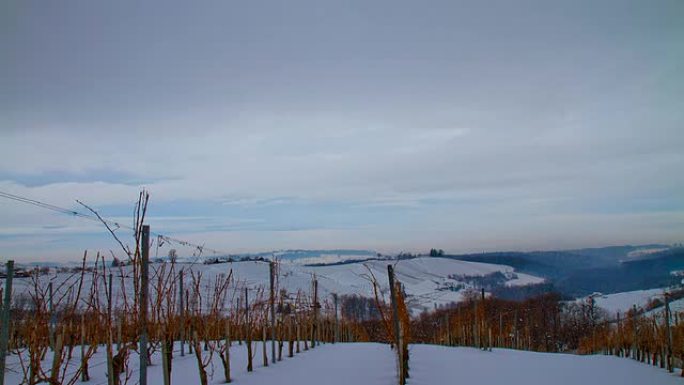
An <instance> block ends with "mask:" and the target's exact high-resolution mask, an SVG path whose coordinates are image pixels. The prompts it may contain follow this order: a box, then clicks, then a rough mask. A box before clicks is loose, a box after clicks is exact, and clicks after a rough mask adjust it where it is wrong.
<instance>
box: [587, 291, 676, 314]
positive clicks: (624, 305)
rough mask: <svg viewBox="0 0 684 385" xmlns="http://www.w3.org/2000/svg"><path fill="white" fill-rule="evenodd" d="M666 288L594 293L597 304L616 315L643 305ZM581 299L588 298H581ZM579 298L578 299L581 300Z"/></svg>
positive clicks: (661, 293) (660, 294)
mask: <svg viewBox="0 0 684 385" xmlns="http://www.w3.org/2000/svg"><path fill="white" fill-rule="evenodd" d="M664 290H665V289H662V288H659V289H648V290H635V291H625V292H622V293H614V294H607V295H602V294H599V295H593V296H594V301H595V305H596V306H598V307H600V308H602V309H604V310H606V311H607V312H608V313H609V315H610V316H612V317H614V316H615V315H616V314H617V312H620V313H622V314H624V313H626V312H627V311H629V309H631V308H632V306H633V305H637V307H643V306H645V305H646V304H648V302H649V301H650V300H651V299H653V298H655V297H659V296H661V297H662V295H663V291H664ZM579 300H586V298H585V299H579ZM579 300H578V301H579Z"/></svg>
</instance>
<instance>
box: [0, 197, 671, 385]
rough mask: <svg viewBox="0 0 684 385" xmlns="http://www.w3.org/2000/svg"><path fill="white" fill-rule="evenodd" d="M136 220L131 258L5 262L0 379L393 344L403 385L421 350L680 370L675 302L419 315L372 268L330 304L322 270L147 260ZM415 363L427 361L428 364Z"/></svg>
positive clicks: (145, 237)
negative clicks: (606, 359) (294, 285)
mask: <svg viewBox="0 0 684 385" xmlns="http://www.w3.org/2000/svg"><path fill="white" fill-rule="evenodd" d="M136 212H137V213H138V214H137V216H136V220H135V228H134V230H135V231H134V241H135V246H134V247H132V248H129V247H127V246H125V245H124V243H123V242H121V241H120V240H119V239H118V238H116V235H115V234H114V233H113V232H112V235H114V236H115V238H116V239H117V241H119V244H120V245H121V247H122V250H123V251H124V252H125V254H126V256H127V258H126V259H124V260H123V262H122V261H121V260H119V259H115V258H114V257H113V256H112V257H110V258H106V257H105V256H103V255H100V254H97V255H95V256H94V257H93V258H92V259H91V258H89V256H88V255H87V253H85V254H84V255H83V258H82V262H81V265H80V267H77V268H72V269H68V270H65V271H62V272H60V273H59V274H58V275H57V276H58V277H59V279H56V278H55V276H52V275H49V274H46V271H45V270H44V269H40V268H35V269H33V270H31V271H29V272H22V274H21V276H19V275H18V276H17V277H14V264H13V262H12V261H10V262H8V263H7V267H6V272H5V276H4V284H5V287H4V288H3V289H2V293H1V294H2V297H3V298H4V302H3V308H2V325H1V326H2V328H1V329H0V355H1V356H0V365H2V370H0V376H1V377H0V384H5V383H10V382H6V380H5V378H6V377H7V379H10V378H11V380H12V381H16V382H18V383H21V384H27V385H34V384H40V383H47V384H53V385H57V384H69V385H71V384H75V383H77V382H91V383H94V384H98V385H99V384H107V385H121V384H129V383H131V384H134V383H138V384H141V385H146V384H147V383H148V378H151V379H152V382H151V383H154V384H155V385H156V384H163V385H170V384H171V382H172V379H173V378H175V377H174V375H173V374H174V373H175V372H174V368H175V367H177V364H178V363H181V364H180V365H181V367H182V368H183V369H182V370H183V375H184V376H185V375H188V371H189V370H190V368H192V371H193V372H194V373H196V378H197V381H198V382H199V383H200V384H201V385H207V384H209V383H210V382H216V380H217V379H218V378H219V377H220V379H221V382H226V383H228V382H232V381H233V380H234V379H235V373H239V376H240V377H241V381H242V378H245V377H249V376H250V375H251V373H252V372H254V370H255V368H257V367H269V366H273V365H278V364H279V363H280V362H281V361H284V360H286V359H289V358H294V357H295V356H296V355H300V354H303V353H305V352H307V354H306V355H305V356H306V357H312V355H314V356H315V355H316V354H315V353H313V352H312V351H318V350H321V349H319V348H320V347H321V346H322V345H327V344H331V345H335V344H337V345H339V344H341V343H344V346H346V347H345V348H344V349H349V348H348V346H354V345H357V346H359V347H360V348H359V349H371V350H373V349H376V347H377V345H368V343H376V344H377V343H380V344H385V346H389V347H390V348H391V351H392V352H393V353H392V354H391V355H393V357H394V358H393V359H392V361H394V362H395V365H393V368H392V370H391V372H392V374H391V376H390V377H392V378H395V380H393V381H395V382H397V383H398V384H399V385H404V384H407V383H411V381H412V378H413V377H412V373H413V369H414V366H413V364H414V351H419V352H420V351H422V349H423V348H419V347H418V346H419V345H431V346H436V345H442V346H445V347H456V346H459V347H472V348H476V349H478V350H479V351H480V352H481V353H483V354H485V355H486V354H489V353H493V351H494V349H497V351H498V350H500V349H507V350H511V351H513V350H518V351H531V352H546V353H563V352H565V353H576V354H581V355H594V354H600V355H606V356H607V355H612V356H616V357H623V358H631V359H633V360H635V361H639V362H642V363H645V364H650V365H653V366H659V367H660V368H663V369H664V370H667V371H669V372H673V371H674V370H675V368H681V367H682V365H681V363H682V359H683V358H684V323H682V322H680V320H681V315H680V314H678V313H676V312H675V313H674V314H671V312H670V311H669V305H668V301H669V296H665V298H664V301H665V302H664V309H665V310H664V314H661V313H660V312H654V311H650V312H647V310H649V309H650V308H647V309H637V308H636V306H635V307H634V308H633V309H632V310H631V311H630V312H627V313H626V314H623V315H622V316H621V315H620V314H618V315H617V318H615V319H612V318H610V317H608V316H607V315H606V314H605V313H604V312H602V310H601V309H600V308H598V307H597V306H595V304H594V302H593V300H592V299H590V300H588V301H587V302H565V301H562V300H561V298H560V297H559V296H558V295H555V294H545V295H541V296H539V297H535V298H531V299H528V300H526V301H522V302H516V301H507V300H503V299H499V298H495V297H493V296H491V295H488V294H487V293H486V292H485V290H484V289H481V290H472V289H470V290H466V291H465V294H464V298H463V301H461V302H458V303H452V304H450V305H449V306H443V307H440V308H438V309H435V310H433V311H426V312H423V313H422V314H420V315H412V314H411V310H410V303H411V302H412V301H415V300H416V298H414V297H413V296H412V295H410V294H409V293H407V292H406V290H405V286H404V284H403V283H402V281H401V279H400V277H398V276H397V274H395V268H396V266H399V265H400V264H401V261H398V262H395V263H388V264H387V265H386V273H385V272H382V274H380V272H378V271H377V270H373V269H371V268H368V269H367V275H366V279H367V282H368V285H369V287H370V289H371V290H370V292H371V293H372V295H371V296H369V297H363V296H356V295H341V296H340V295H338V294H337V293H332V294H331V295H327V296H321V295H320V292H319V281H318V277H317V276H316V275H315V274H312V275H311V276H310V281H309V282H308V285H307V286H308V287H306V288H299V289H298V290H296V291H294V292H292V291H288V290H287V289H286V288H285V287H283V286H281V284H280V282H281V278H284V277H282V276H281V275H282V272H281V269H280V267H281V264H280V262H279V261H277V260H258V261H247V262H226V263H219V264H214V265H212V270H211V272H212V273H211V274H208V270H207V268H206V265H203V264H194V263H177V262H176V261H175V260H173V259H171V260H169V261H163V262H157V263H150V255H149V254H150V244H151V243H150V228H149V226H147V225H144V224H143V223H144V216H145V212H146V197H144V196H142V195H141V200H140V202H139V206H138V210H137V211H136ZM98 217H99V216H98ZM103 223H104V224H105V225H107V223H106V222H105V221H103ZM108 228H109V227H108ZM239 264H252V265H254V264H257V265H261V266H264V267H267V269H268V270H267V271H268V284H267V285H264V284H261V283H260V282H252V281H249V280H245V279H241V278H240V277H238V276H236V275H234V268H236V267H238V266H239ZM374 271H375V272H374ZM402 277H404V276H402ZM368 346H376V347H374V348H368ZM328 354H330V353H328ZM348 354H354V353H348ZM374 354H380V355H383V354H385V353H377V352H376V353H374ZM307 359H309V358H307ZM417 361H418V363H417V365H418V367H419V368H420V365H421V362H422V363H423V365H425V359H424V357H423V358H420V357H419V358H418V360H417ZM189 362H194V365H189ZM429 362H430V361H428V363H429ZM8 363H9V364H8ZM151 372H154V374H153V375H152V376H150V373H151ZM419 373H420V370H419Z"/></svg>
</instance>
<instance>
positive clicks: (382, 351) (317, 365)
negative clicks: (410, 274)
mask: <svg viewBox="0 0 684 385" xmlns="http://www.w3.org/2000/svg"><path fill="white" fill-rule="evenodd" d="M286 346H287V345H286ZM255 348H256V350H255V353H256V354H255V358H254V371H253V372H252V373H248V372H247V365H246V361H247V359H246V347H245V345H244V344H243V345H237V343H235V344H233V347H232V348H231V367H232V379H233V383H235V384H238V385H257V384H278V385H295V384H297V385H313V384H329V385H351V384H364V385H387V384H394V383H396V361H395V356H394V354H393V352H392V351H391V350H390V349H389V347H388V346H387V345H383V344H377V343H354V344H348V343H347V344H334V345H333V344H326V345H321V346H319V347H316V348H315V349H312V350H309V351H306V352H304V351H302V353H300V354H295V356H294V357H293V358H288V357H287V356H286V354H285V355H284V356H283V361H281V362H277V363H276V364H275V365H273V364H270V362H269V366H268V367H263V366H262V359H261V344H260V343H259V344H255ZM269 349H270V346H269ZM79 350H80V349H75V351H74V353H75V354H74V360H73V361H72V363H73V364H74V365H77V363H78V362H79V360H78V352H79ZM175 350H176V353H175V354H174V359H173V365H172V376H171V383H172V384H183V385H193V384H198V383H199V375H198V371H197V363H196V359H195V357H194V355H188V354H186V356H185V357H180V356H179V354H178V346H176V349H175ZM269 352H270V350H269ZM284 353H286V350H284ZM410 357H411V361H410V378H409V380H408V384H409V385H433V384H451V383H459V384H468V385H484V384H507V385H547V384H556V385H589V384H601V385H631V384H634V385H637V384H651V385H670V384H681V378H679V374H678V373H673V374H669V373H668V372H667V371H665V370H663V369H659V368H656V367H653V366H650V365H646V364H643V363H639V362H636V361H634V360H631V359H627V358H618V357H612V356H603V355H594V356H577V355H571V354H554V353H534V352H524V351H516V350H507V349H494V351H492V352H484V351H480V350H478V349H474V348H451V347H443V346H434V345H411V346H410ZM49 358H50V354H48V356H47V360H46V361H45V363H44V366H43V367H44V368H49ZM104 362H105V360H104V349H100V350H99V352H98V353H97V354H96V356H94V357H93V358H92V359H91V361H90V373H91V377H92V378H91V380H90V382H88V384H91V385H100V384H103V385H104V384H106V376H105V371H106V365H105V364H104ZM138 362H139V358H138V356H137V355H136V353H135V352H133V353H132V354H131V359H130V365H131V369H132V373H131V374H132V376H131V379H130V380H129V383H130V384H135V383H137V380H138V371H137V365H138ZM152 362H153V366H151V367H149V368H148V384H149V385H162V375H161V373H162V372H161V370H162V369H161V363H160V358H159V355H158V354H156V355H155V356H154V357H153V358H152ZM8 364H9V365H8V369H9V371H8V373H7V375H6V380H7V382H6V383H9V384H17V383H19V382H20V381H21V374H20V373H19V372H17V369H18V361H17V357H16V356H15V355H11V356H9V357H8ZM212 365H213V368H212V366H210V367H209V368H208V372H209V383H210V384H221V383H223V381H224V378H223V367H222V365H221V363H220V359H219V358H218V357H217V356H214V359H213V361H212ZM212 369H213V370H212ZM77 383H78V382H77Z"/></svg>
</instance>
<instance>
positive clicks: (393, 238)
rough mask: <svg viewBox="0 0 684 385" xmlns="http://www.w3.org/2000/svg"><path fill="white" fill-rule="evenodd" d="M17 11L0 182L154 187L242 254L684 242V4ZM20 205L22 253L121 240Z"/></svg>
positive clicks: (18, 249)
mask: <svg viewBox="0 0 684 385" xmlns="http://www.w3.org/2000/svg"><path fill="white" fill-rule="evenodd" d="M5 7H7V8H8V9H7V12H3V15H5V16H4V18H5V19H8V20H6V21H10V20H11V22H6V23H0V24H1V25H2V27H0V28H2V30H1V31H0V32H2V33H0V49H1V50H2V52H9V53H10V55H6V56H5V57H3V59H2V60H0V84H1V85H2V86H0V134H1V139H2V140H0V153H1V154H2V157H3V161H2V162H0V191H7V192H10V193H14V194H20V195H25V196H29V197H32V198H35V199H40V200H45V201H47V202H51V203H55V204H58V205H63V206H68V207H74V200H75V199H81V200H83V201H86V202H88V203H89V204H92V205H94V206H96V207H98V208H99V209H101V210H102V212H103V214H105V215H108V216H113V217H125V216H127V215H130V211H131V207H132V201H133V200H134V199H135V198H136V197H137V192H138V190H139V188H140V186H145V187H146V188H147V189H149V191H150V192H151V194H152V200H153V206H152V209H153V210H152V211H151V220H152V221H153V225H154V226H155V228H157V229H159V231H160V232H170V233H173V234H174V235H177V236H182V237H185V238H188V239H191V240H194V241H196V242H200V243H202V242H205V243H206V244H207V246H210V247H215V248H220V249H226V250H230V251H233V250H239V251H244V250H263V249H269V248H287V247H302V248H315V247H359V248H376V249H381V250H386V251H398V250H417V249H424V248H427V247H432V246H434V247H440V248H444V249H447V250H452V251H468V250H482V249H499V248H554V247H565V246H568V247H574V246H582V245H601V244H611V243H623V242H625V243H626V242H630V243H639V242H674V241H680V240H681V233H682V230H684V198H682V194H681V191H682V190H683V188H684V178H681V177H679V176H678V175H679V174H680V173H681V170H682V166H684V152H682V146H683V145H684V131H683V130H682V123H683V122H684V95H683V91H682V90H684V77H682V75H681V73H682V71H681V70H682V67H683V66H684V49H683V48H682V45H681V37H682V36H684V26H683V25H682V23H681V22H680V20H681V18H682V16H684V7H682V5H681V4H680V2H677V1H671V2H667V1H664V2H662V3H661V4H660V6H659V7H655V6H651V5H649V4H644V3H640V2H634V3H624V2H615V3H614V4H613V2H610V1H608V2H602V3H601V4H595V3H593V2H588V3H584V4H583V3H582V2H573V3H572V4H566V5H564V6H551V5H549V4H548V3H547V2H527V3H525V4H524V5H515V6H513V4H511V3H509V2H505V1H504V2H500V3H493V4H489V5H488V6H487V7H484V6H483V5H481V4H479V2H472V3H462V4H455V3H452V2H444V3H441V2H437V3H433V4H431V5H430V6H426V5H420V4H417V3H411V2H406V3H404V2H375V3H373V4H366V3H365V2H359V3H355V2H350V3H345V4H338V5H323V4H321V3H319V2H311V3H308V4H307V3H301V4H299V3H298V4H294V3H292V4H289V3H288V5H287V6H284V5H278V4H270V5H268V6H265V5H257V4H256V3H254V2H247V3H241V2H216V3H211V4H207V5H206V6H205V7H193V8H187V7H184V6H182V5H176V4H169V5H167V4H166V3H165V4H164V6H162V5H161V4H153V3H149V4H144V5H140V4H132V3H131V4H126V3H125V2H117V3H116V5H114V4H94V3H92V2H72V3H69V5H54V6H52V5H49V4H37V3H36V4H31V2H25V3H22V4H12V5H8V6H5ZM132 7H134V8H135V12H133V11H131V9H132ZM0 212H1V213H2V217H3V219H4V220H3V223H2V224H1V225H0V245H2V249H3V253H5V254H4V255H6V256H13V257H17V258H28V257H35V256H36V255H41V256H43V255H49V256H51V257H63V256H65V255H70V253H74V252H76V251H78V250H79V247H81V246H83V247H89V248H91V247H92V248H104V249H107V248H109V247H112V246H110V245H109V244H108V243H107V242H108V240H107V238H106V236H104V235H102V234H100V235H98V231H101V230H102V229H100V228H98V227H93V226H94V225H91V224H88V223H85V224H84V223H80V222H79V221H77V220H76V219H74V218H65V217H61V216H59V215H56V214H54V215H53V214H50V213H45V212H43V211H39V210H37V209H34V208H31V207H24V206H20V205H17V204H16V203H13V202H6V201H0ZM105 235H106V234H105ZM55 244H58V245H57V246H55ZM103 244H106V245H105V246H102V245H103Z"/></svg>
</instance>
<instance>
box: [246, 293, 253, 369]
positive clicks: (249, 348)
mask: <svg viewBox="0 0 684 385" xmlns="http://www.w3.org/2000/svg"><path fill="white" fill-rule="evenodd" d="M248 294H249V289H248V288H246V287H245V343H246V344H247V371H248V372H251V371H252V335H251V334H252V333H250V332H251V330H250V328H249V296H248Z"/></svg>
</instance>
